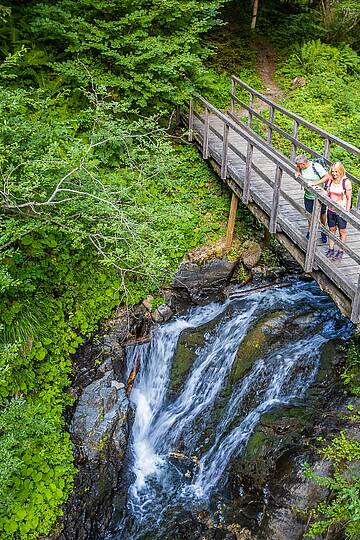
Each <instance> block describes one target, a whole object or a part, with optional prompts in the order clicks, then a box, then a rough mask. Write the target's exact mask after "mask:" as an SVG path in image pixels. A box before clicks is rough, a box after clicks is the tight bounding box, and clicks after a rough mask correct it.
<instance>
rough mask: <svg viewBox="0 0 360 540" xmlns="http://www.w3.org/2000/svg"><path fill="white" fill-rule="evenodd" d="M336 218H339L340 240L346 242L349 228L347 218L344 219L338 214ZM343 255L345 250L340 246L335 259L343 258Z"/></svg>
mask: <svg viewBox="0 0 360 540" xmlns="http://www.w3.org/2000/svg"><path fill="white" fill-rule="evenodd" d="M336 218H337V222H338V227H339V235H340V240H341V241H342V242H343V243H344V244H345V242H346V237H347V230H346V225H347V222H346V221H345V219H343V218H342V217H340V216H336ZM343 256H344V250H343V249H342V248H339V249H338V250H337V252H336V255H335V259H337V260H339V259H342V258H343Z"/></svg>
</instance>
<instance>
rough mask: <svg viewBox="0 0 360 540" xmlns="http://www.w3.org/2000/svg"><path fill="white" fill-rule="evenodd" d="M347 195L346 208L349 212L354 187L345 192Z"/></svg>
mask: <svg viewBox="0 0 360 540" xmlns="http://www.w3.org/2000/svg"><path fill="white" fill-rule="evenodd" d="M345 195H346V210H347V211H348V212H349V210H350V208H351V198H352V188H349V189H347V190H346V192H345Z"/></svg>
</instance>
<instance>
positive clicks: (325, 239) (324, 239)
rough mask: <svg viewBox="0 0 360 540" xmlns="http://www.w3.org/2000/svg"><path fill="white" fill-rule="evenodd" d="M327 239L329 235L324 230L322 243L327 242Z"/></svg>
mask: <svg viewBox="0 0 360 540" xmlns="http://www.w3.org/2000/svg"><path fill="white" fill-rule="evenodd" d="M327 240H328V237H327V236H326V234H325V233H324V232H322V233H321V241H322V243H323V244H326V243H327Z"/></svg>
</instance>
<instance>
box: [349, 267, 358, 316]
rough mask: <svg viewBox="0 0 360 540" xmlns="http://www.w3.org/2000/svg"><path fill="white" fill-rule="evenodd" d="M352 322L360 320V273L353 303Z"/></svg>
mask: <svg viewBox="0 0 360 540" xmlns="http://www.w3.org/2000/svg"><path fill="white" fill-rule="evenodd" d="M350 319H351V322H353V323H358V322H360V274H359V277H358V282H357V287H356V292H355V296H354V298H353V301H352V304H351V317H350Z"/></svg>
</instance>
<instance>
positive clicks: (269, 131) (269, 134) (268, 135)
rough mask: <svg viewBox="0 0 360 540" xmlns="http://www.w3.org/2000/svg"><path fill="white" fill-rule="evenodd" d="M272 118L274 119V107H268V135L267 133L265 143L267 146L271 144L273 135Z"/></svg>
mask: <svg viewBox="0 0 360 540" xmlns="http://www.w3.org/2000/svg"><path fill="white" fill-rule="evenodd" d="M274 117H275V107H273V105H271V106H270V115H269V122H270V126H269V127H268V133H267V142H268V143H269V144H272V134H273V128H272V126H273V123H274Z"/></svg>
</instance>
